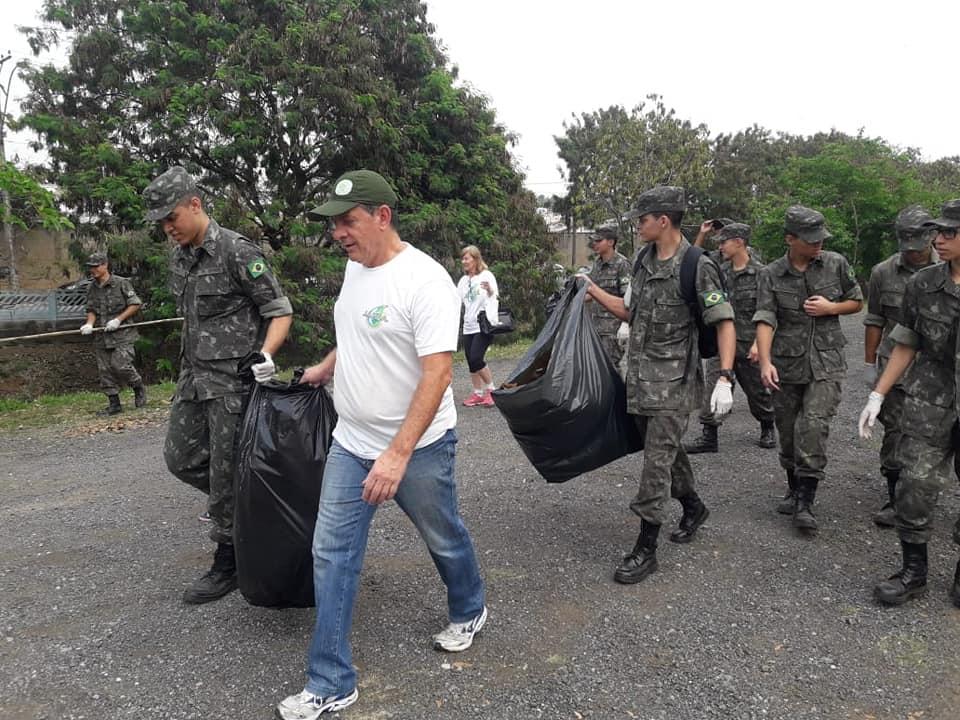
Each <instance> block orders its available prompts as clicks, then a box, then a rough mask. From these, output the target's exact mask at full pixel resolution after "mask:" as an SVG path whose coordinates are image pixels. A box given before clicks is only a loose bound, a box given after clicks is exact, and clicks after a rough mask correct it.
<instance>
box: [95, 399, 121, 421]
mask: <svg viewBox="0 0 960 720" xmlns="http://www.w3.org/2000/svg"><path fill="white" fill-rule="evenodd" d="M107 400H109V401H110V404H109V405H107V406H106V407H105V408H104V409H103V410H97V415H98V416H100V417H106V416H107V415H116V414H117V413H119V412H123V407H122V406H121V405H120V396H119V395H107Z"/></svg>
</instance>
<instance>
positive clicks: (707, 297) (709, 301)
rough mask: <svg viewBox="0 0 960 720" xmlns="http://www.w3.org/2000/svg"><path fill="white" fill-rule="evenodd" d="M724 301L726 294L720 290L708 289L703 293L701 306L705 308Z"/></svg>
mask: <svg viewBox="0 0 960 720" xmlns="http://www.w3.org/2000/svg"><path fill="white" fill-rule="evenodd" d="M726 301H727V296H726V294H725V293H724V292H723V291H722V290H710V291H708V292H705V293H703V306H704V307H705V308H711V307H713V306H714V305H719V304H720V303H722V302H726Z"/></svg>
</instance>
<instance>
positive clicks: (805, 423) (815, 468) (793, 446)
mask: <svg viewBox="0 0 960 720" xmlns="http://www.w3.org/2000/svg"><path fill="white" fill-rule="evenodd" d="M839 405H840V381H839V380H814V381H812V382H809V383H806V384H793V383H781V385H780V390H778V391H776V392H774V393H773V411H774V415H775V416H776V423H777V432H778V434H779V435H780V466H781V467H783V468H784V469H785V470H793V471H794V474H795V476H796V478H797V479H798V480H800V479H807V478H808V479H811V480H816V481H817V482H820V481H821V480H823V478H824V470H825V469H826V467H827V438H828V436H829V435H830V421H831V420H833V416H834V415H836V414H837V407H838V406H839Z"/></svg>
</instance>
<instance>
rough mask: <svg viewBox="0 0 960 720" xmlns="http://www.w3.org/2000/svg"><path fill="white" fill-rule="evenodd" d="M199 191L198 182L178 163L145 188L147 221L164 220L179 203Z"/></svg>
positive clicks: (144, 198)
mask: <svg viewBox="0 0 960 720" xmlns="http://www.w3.org/2000/svg"><path fill="white" fill-rule="evenodd" d="M196 192H197V183H196V181H195V180H194V179H193V177H191V175H190V173H188V172H187V171H186V170H185V169H184V168H182V167H180V166H179V165H176V166H174V167H172V168H170V169H169V170H167V171H166V172H165V173H163V174H162V175H159V176H158V177H156V178H155V179H154V181H153V182H152V183H150V184H149V185H147V187H146V188H144V190H143V203H144V205H146V206H147V221H148V222H157V221H158V220H163V219H164V218H165V217H166V216H167V215H169V214H170V213H172V212H173V209H174V208H175V207H176V206H177V204H178V203H179V202H180V201H181V200H183V199H184V198H185V197H187V196H188V195H191V194H194V193H196Z"/></svg>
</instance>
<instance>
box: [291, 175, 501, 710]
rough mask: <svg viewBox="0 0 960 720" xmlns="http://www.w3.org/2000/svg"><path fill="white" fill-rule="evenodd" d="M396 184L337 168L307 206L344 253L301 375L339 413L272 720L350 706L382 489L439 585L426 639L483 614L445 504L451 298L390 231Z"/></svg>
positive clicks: (469, 546) (458, 643)
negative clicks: (297, 644) (322, 331)
mask: <svg viewBox="0 0 960 720" xmlns="http://www.w3.org/2000/svg"><path fill="white" fill-rule="evenodd" d="M396 206H397V195H396V193H395V192H394V191H393V189H392V188H391V187H390V185H389V183H387V181H386V180H385V179H384V178H383V177H381V176H380V175H378V174H377V173H375V172H371V171H369V170H356V171H352V172H348V173H346V174H344V175H343V176H341V177H340V178H339V179H338V180H337V182H336V184H335V185H334V188H333V194H332V196H331V197H330V199H328V200H327V202H325V203H324V204H323V205H321V206H320V207H318V208H316V209H315V210H313V211H312V212H311V213H310V214H311V217H314V218H332V223H333V238H334V239H335V240H336V241H337V242H339V243H340V246H341V247H342V248H343V249H344V250H345V251H346V253H347V257H348V258H349V262H348V263H347V268H346V272H345V274H344V279H343V287H342V289H341V291H340V296H339V298H338V299H337V303H336V306H335V308H334V322H335V325H336V333H337V347H336V349H335V350H333V351H332V352H331V353H330V354H329V355H327V357H326V358H324V360H323V361H322V362H321V363H320V364H319V365H314V366H313V367H311V368H308V369H307V370H306V371H305V372H304V374H303V380H302V382H307V383H310V384H312V385H323V384H325V383H327V382H328V381H329V380H330V379H331V378H333V379H334V404H335V405H336V408H337V412H338V414H339V419H338V421H337V426H336V428H335V429H334V431H333V439H334V442H333V446H332V447H331V449H330V452H329V454H328V457H327V462H326V466H325V467H324V472H323V488H322V490H321V494H320V507H319V512H318V515H317V524H316V529H315V531H314V537H313V567H314V570H313V579H314V592H315V595H316V604H317V619H316V624H315V626H314V633H313V640H312V642H311V644H310V649H309V651H308V655H307V683H306V686H305V688H304V690H303V692H300V693H298V694H296V695H291V696H290V697H288V698H287V699H286V700H284V701H283V702H281V703H280V705H279V706H278V707H277V711H278V713H279V715H280V717H282V718H284V720H294V719H295V720H313V718H317V717H319V716H320V715H322V714H324V713H328V712H329V713H332V712H337V711H339V710H342V709H343V708H345V707H347V706H349V705H352V704H353V703H354V702H355V701H356V699H357V676H356V671H355V670H354V667H353V664H352V662H351V652H350V626H351V623H352V620H353V603H354V598H355V597H356V593H357V587H358V584H359V579H360V568H361V567H362V565H363V556H364V553H365V551H366V546H367V535H368V532H369V529H370V522H371V521H372V519H373V514H374V512H375V511H376V509H377V506H378V505H380V504H381V503H383V502H385V501H387V500H390V499H395V500H396V501H397V504H398V505H399V506H400V507H401V509H402V510H403V511H404V513H406V515H407V517H409V518H410V520H411V521H413V524H414V525H415V526H416V528H417V530H418V531H419V532H420V535H421V537H423V538H424V540H425V541H426V543H427V548H428V549H429V551H430V555H431V556H432V557H433V561H434V564H435V565H436V567H437V570H438V571H439V573H440V577H441V579H442V580H443V582H444V584H445V585H446V587H447V611H448V615H449V619H450V624H449V625H448V626H447V627H446V629H444V630H443V631H442V632H440V633H438V634H437V635H434V637H433V645H434V647H435V648H436V649H438V650H445V651H448V652H459V651H461V650H466V649H467V648H468V647H470V645H471V643H472V642H473V637H474V635H475V634H476V633H478V632H479V631H480V629H481V628H482V627H483V624H484V623H485V622H486V619H487V609H486V606H485V604H484V585H483V581H482V580H481V578H480V571H479V567H478V565H477V559H476V554H475V552H474V549H473V543H472V541H471V540H470V535H469V533H468V532H467V529H466V527H465V526H464V524H463V520H462V519H461V518H460V514H459V511H458V509H457V492H456V482H455V480H454V460H455V456H456V443H457V436H456V433H455V432H454V427H455V426H456V423H457V411H456V408H455V406H454V402H453V392H452V390H451V388H450V381H451V379H452V378H453V352H454V350H456V347H457V330H458V325H459V320H460V303H459V301H458V298H457V293H456V290H455V288H454V286H453V282H452V281H451V279H450V276H449V275H448V274H447V272H446V270H444V269H443V267H442V266H441V265H440V264H439V263H437V262H436V261H435V260H433V259H431V258H430V257H429V256H427V255H426V254H424V253H422V252H421V251H419V250H417V249H416V248H415V247H412V246H411V245H409V244H408V243H405V242H403V241H402V240H401V239H400V236H399V235H398V234H397V230H396V228H395V226H394V217H395V208H396Z"/></svg>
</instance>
